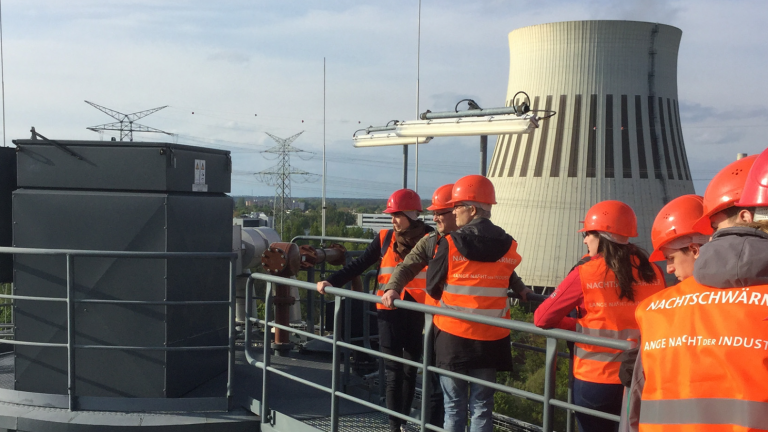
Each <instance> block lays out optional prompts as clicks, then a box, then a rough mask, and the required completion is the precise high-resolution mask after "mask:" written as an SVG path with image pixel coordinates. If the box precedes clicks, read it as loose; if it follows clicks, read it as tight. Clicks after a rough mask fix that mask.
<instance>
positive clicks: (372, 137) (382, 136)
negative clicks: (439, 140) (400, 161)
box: [352, 132, 432, 147]
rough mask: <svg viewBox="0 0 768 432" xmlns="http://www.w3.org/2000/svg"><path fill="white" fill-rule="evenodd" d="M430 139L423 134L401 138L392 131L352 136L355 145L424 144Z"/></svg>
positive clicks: (430, 138)
mask: <svg viewBox="0 0 768 432" xmlns="http://www.w3.org/2000/svg"><path fill="white" fill-rule="evenodd" d="M431 140H432V137H424V136H420V137H408V138H403V137H399V136H397V135H395V133H394V132H389V133H372V134H365V135H355V136H353V137H352V141H354V145H355V147H378V146H389V145H409V144H416V142H417V141H418V143H419V144H426V143H428V142H430V141H431Z"/></svg>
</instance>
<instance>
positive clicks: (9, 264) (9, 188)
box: [0, 147, 16, 283]
mask: <svg viewBox="0 0 768 432" xmlns="http://www.w3.org/2000/svg"><path fill="white" fill-rule="evenodd" d="M15 189H16V149H14V148H11V147H1V148H0V246H11V243H12V240H13V224H12V212H11V194H12V193H13V191H14V190H15ZM8 282H13V257H11V256H10V255H0V283H8Z"/></svg>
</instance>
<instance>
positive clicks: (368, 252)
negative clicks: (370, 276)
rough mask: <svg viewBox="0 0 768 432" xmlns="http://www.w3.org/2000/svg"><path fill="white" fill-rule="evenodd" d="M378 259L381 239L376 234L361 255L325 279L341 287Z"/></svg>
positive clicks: (379, 257)
mask: <svg viewBox="0 0 768 432" xmlns="http://www.w3.org/2000/svg"><path fill="white" fill-rule="evenodd" d="M379 259H381V240H380V237H379V236H378V234H377V235H376V237H374V239H373V241H372V242H371V243H370V244H369V245H368V247H367V248H365V252H363V254H362V255H360V256H359V257H357V258H355V259H354V260H352V262H350V263H349V264H347V265H346V266H344V268H342V269H341V270H339V271H337V272H335V273H333V274H332V275H331V276H329V277H328V278H327V279H326V280H327V281H328V282H330V284H331V285H333V286H335V287H337V288H339V287H342V286H344V284H346V283H347V282H349V281H351V280H352V279H353V278H354V277H355V276H359V275H361V274H363V272H365V270H366V269H367V268H368V267H370V266H372V265H374V264H376V262H377V261H379Z"/></svg>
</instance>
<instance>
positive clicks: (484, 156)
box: [480, 135, 488, 176]
mask: <svg viewBox="0 0 768 432" xmlns="http://www.w3.org/2000/svg"><path fill="white" fill-rule="evenodd" d="M487 161H488V135H480V175H481V176H485V175H487V174H488V172H487V169H486V165H487Z"/></svg>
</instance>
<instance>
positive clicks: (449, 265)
mask: <svg viewBox="0 0 768 432" xmlns="http://www.w3.org/2000/svg"><path fill="white" fill-rule="evenodd" d="M451 194H452V199H451V200H450V201H448V204H452V205H453V206H454V208H453V214H454V216H455V217H456V225H457V227H458V229H457V230H456V231H454V232H452V233H451V235H449V236H445V237H443V238H441V239H440V241H439V242H438V246H437V251H436V253H435V256H434V258H433V259H432V261H430V263H429V267H428V268H427V293H428V294H429V295H430V296H431V297H432V298H434V299H435V300H438V301H439V302H440V307H441V308H445V309H447V310H451V311H456V312H462V313H467V314H474V315H480V316H485V317H492V318H506V319H509V305H508V298H507V290H508V289H509V288H513V287H515V286H516V285H517V284H518V283H519V282H518V281H519V278H518V277H517V275H515V274H514V270H515V268H516V267H517V265H518V264H519V263H520V261H521V258H520V255H519V254H518V253H517V242H515V240H514V239H513V238H512V236H510V235H509V234H507V233H506V232H504V230H503V229H501V228H499V227H497V226H496V225H494V224H493V223H492V222H491V221H490V219H489V218H490V217H491V206H492V205H493V204H496V192H495V189H494V187H493V184H492V183H491V181H490V180H488V179H487V178H486V177H484V176H480V175H470V176H466V177H462V178H461V179H459V180H458V181H457V182H456V184H454V186H453V189H452V193H451ZM513 289H514V288H513ZM523 292H524V291H523ZM434 323H435V358H436V361H435V364H436V366H437V367H438V368H440V369H445V370H448V371H451V372H455V373H460V374H463V375H467V376H470V377H472V378H474V379H478V380H481V381H488V382H492V383H493V382H496V372H497V371H508V370H511V368H512V354H511V352H510V338H509V330H508V329H504V328H500V327H495V326H490V325H485V324H479V323H476V322H473V321H467V320H462V319H457V318H451V317H448V316H444V315H435V317H434ZM440 384H441V387H442V389H443V394H444V395H445V396H444V403H445V421H444V426H443V428H444V429H446V430H448V431H451V432H453V431H464V430H465V428H466V426H467V417H468V415H467V414H468V413H467V408H468V407H469V411H470V412H471V424H470V431H471V432H491V431H493V393H494V390H493V389H492V388H490V387H487V386H485V385H482V384H476V383H474V382H473V383H468V382H467V381H466V380H462V379H454V378H451V377H448V376H444V375H441V376H440Z"/></svg>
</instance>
